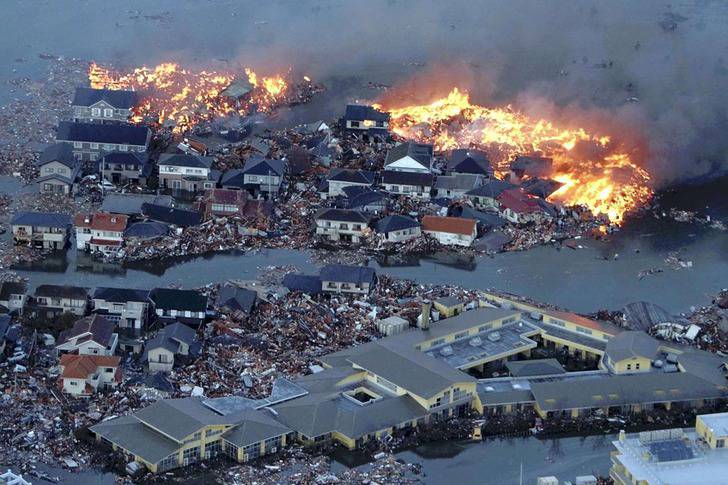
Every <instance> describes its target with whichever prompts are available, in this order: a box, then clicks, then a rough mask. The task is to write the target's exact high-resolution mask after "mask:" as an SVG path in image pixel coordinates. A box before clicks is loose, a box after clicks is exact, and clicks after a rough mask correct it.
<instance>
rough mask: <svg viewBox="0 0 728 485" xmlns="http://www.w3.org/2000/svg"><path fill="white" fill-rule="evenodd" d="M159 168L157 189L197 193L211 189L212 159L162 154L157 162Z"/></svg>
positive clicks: (213, 185)
mask: <svg viewBox="0 0 728 485" xmlns="http://www.w3.org/2000/svg"><path fill="white" fill-rule="evenodd" d="M157 165H158V166H159V187H161V188H164V189H173V190H182V191H187V192H192V193H195V192H198V191H202V190H207V189H212V188H214V187H215V185H216V183H217V180H213V178H214V173H213V172H214V171H213V170H212V158H211V157H203V156H200V155H189V154H186V155H185V154H175V153H163V154H162V155H160V157H159V161H158V162H157Z"/></svg>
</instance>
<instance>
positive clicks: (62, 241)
mask: <svg viewBox="0 0 728 485" xmlns="http://www.w3.org/2000/svg"><path fill="white" fill-rule="evenodd" d="M71 225H72V221H71V217H70V216H67V215H66V214H56V213H49V212H18V213H16V214H15V215H14V216H13V217H12V219H10V226H11V227H12V228H13V242H14V243H15V244H17V245H25V246H30V247H34V248H40V249H63V248H65V247H66V244H68V231H69V229H70V227H71Z"/></svg>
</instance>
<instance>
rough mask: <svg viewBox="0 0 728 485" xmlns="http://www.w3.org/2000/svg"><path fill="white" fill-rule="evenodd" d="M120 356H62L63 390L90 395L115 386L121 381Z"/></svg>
mask: <svg viewBox="0 0 728 485" xmlns="http://www.w3.org/2000/svg"><path fill="white" fill-rule="evenodd" d="M119 362H120V359H119V357H113V356H105V355H73V354H64V355H62V356H61V361H60V368H61V375H60V377H59V378H58V381H59V384H60V386H61V389H62V390H63V392H66V393H68V394H72V395H74V396H76V397H88V396H90V395H91V394H93V393H95V392H97V391H98V390H99V389H108V388H114V387H116V386H117V385H118V384H119V383H120V382H121V368H120V367H119Z"/></svg>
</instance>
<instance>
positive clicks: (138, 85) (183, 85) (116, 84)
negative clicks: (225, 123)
mask: <svg viewBox="0 0 728 485" xmlns="http://www.w3.org/2000/svg"><path fill="white" fill-rule="evenodd" d="M289 74H290V73H289ZM286 77H287V76H284V75H281V74H276V75H274V76H268V77H265V76H260V75H258V74H256V73H255V71H253V70H252V69H250V68H245V69H242V70H241V71H240V73H233V72H216V71H205V70H200V71H195V70H191V69H184V68H182V67H180V66H179V65H178V64H175V63H171V62H167V63H162V64H159V65H157V66H155V67H146V66H142V67H138V68H135V69H133V70H131V71H128V72H122V71H116V70H112V69H110V68H108V67H105V66H102V65H100V64H97V63H95V62H94V63H91V65H90V66H89V70H88V79H89V82H90V84H91V87H92V88H103V89H111V90H121V89H125V90H133V91H138V92H139V93H140V94H141V96H140V101H139V103H138V104H137V105H136V106H135V107H134V115H133V116H132V121H133V122H135V123H140V122H145V121H147V122H148V121H152V122H154V123H157V124H159V125H161V126H164V125H172V126H173V131H174V132H176V133H183V132H185V131H187V130H189V129H190V128H192V127H193V126H195V125H196V124H198V123H199V122H201V121H209V120H212V119H214V118H219V117H225V116H229V115H242V116H247V115H248V114H250V113H252V112H256V111H257V112H265V113H268V112H271V111H273V110H274V109H276V108H277V107H279V106H281V105H283V104H286V103H288V102H289V101H294V100H296V99H297V98H298V97H300V96H301V93H303V92H307V93H311V94H312V93H313V92H314V91H316V90H320V87H318V86H314V85H313V83H312V82H311V80H310V79H309V78H308V77H304V78H303V80H302V81H300V82H298V83H296V84H292V81H291V80H290V79H286ZM296 102H300V101H296Z"/></svg>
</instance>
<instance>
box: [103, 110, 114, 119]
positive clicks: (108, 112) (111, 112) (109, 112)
mask: <svg viewBox="0 0 728 485" xmlns="http://www.w3.org/2000/svg"><path fill="white" fill-rule="evenodd" d="M112 116H114V110H113V109H108V108H107V109H105V110H104V117H106V118H111V117H112Z"/></svg>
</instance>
